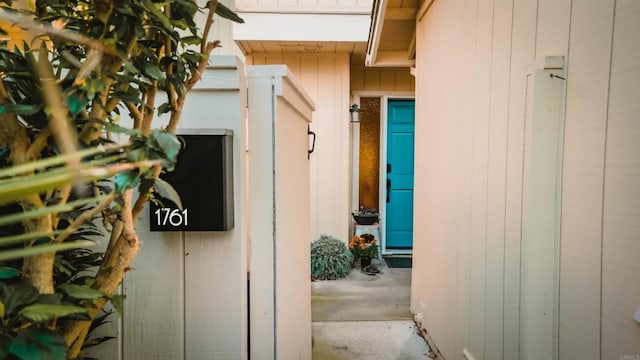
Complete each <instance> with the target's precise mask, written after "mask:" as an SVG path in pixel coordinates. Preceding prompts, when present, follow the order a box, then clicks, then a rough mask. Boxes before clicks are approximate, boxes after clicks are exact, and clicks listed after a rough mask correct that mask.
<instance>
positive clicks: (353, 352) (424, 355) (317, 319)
mask: <svg viewBox="0 0 640 360" xmlns="http://www.w3.org/2000/svg"><path fill="white" fill-rule="evenodd" d="M378 268H379V269H380V271H381V273H380V274H377V275H373V276H372V275H367V274H364V273H362V272H360V270H359V269H355V268H354V269H352V270H351V273H350V274H349V276H347V277H346V278H344V279H339V280H325V281H314V282H312V285H311V287H312V320H313V359H314V360H343V359H344V360H360V359H362V360H364V359H368V360H413V359H429V354H430V351H429V347H428V346H427V343H426V342H425V340H424V339H423V338H422V336H421V335H420V332H419V331H418V329H417V327H416V325H415V323H414V322H413V315H412V314H411V312H410V311H409V297H410V291H411V269H397V268H387V267H384V266H378Z"/></svg>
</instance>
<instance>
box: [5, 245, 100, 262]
mask: <svg viewBox="0 0 640 360" xmlns="http://www.w3.org/2000/svg"><path fill="white" fill-rule="evenodd" d="M95 245H96V243H95V242H93V241H74V242H65V243H62V244H47V245H38V246H32V247H28V248H24V249H14V250H6V251H0V261H5V260H13V259H20V258H24V257H29V256H34V255H38V254H45V253H48V252H58V251H66V250H71V249H77V248H83V247H90V246H95Z"/></svg>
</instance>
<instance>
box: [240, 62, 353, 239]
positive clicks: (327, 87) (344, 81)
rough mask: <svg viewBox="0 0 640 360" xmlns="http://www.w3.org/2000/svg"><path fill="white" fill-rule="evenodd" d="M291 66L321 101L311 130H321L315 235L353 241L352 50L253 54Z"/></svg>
mask: <svg viewBox="0 0 640 360" xmlns="http://www.w3.org/2000/svg"><path fill="white" fill-rule="evenodd" d="M265 64H285V65H287V67H288V68H289V69H290V70H291V72H292V73H293V74H295V77H296V78H297V79H299V81H300V83H301V84H302V86H303V87H304V89H305V90H306V92H307V93H308V94H309V96H310V98H311V99H312V100H313V102H314V103H315V105H316V111H315V113H314V115H313V116H314V118H313V119H314V120H313V123H312V124H311V130H312V131H314V132H315V133H316V134H317V140H316V149H315V152H314V153H313V154H311V163H310V167H311V174H310V182H311V235H310V236H311V239H310V240H312V241H313V240H316V239H318V238H319V237H320V235H321V234H327V235H333V236H335V237H337V238H339V239H342V240H344V241H345V242H346V241H348V239H349V238H350V236H349V234H350V233H349V224H350V223H351V215H350V214H351V210H352V209H350V207H351V197H350V193H349V189H350V186H351V179H350V176H349V174H350V154H351V149H350V146H349V144H350V143H349V141H350V138H349V136H350V129H349V54H348V53H338V54H331V53H326V54H325V53H317V54H314V53H309V54H304V53H286V54H271V53H270V54H251V55H249V56H248V57H247V65H265Z"/></svg>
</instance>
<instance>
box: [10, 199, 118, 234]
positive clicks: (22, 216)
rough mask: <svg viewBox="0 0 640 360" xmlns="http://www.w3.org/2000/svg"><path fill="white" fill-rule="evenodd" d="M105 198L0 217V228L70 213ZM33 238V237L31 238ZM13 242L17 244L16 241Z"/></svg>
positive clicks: (81, 200) (82, 200)
mask: <svg viewBox="0 0 640 360" xmlns="http://www.w3.org/2000/svg"><path fill="white" fill-rule="evenodd" d="M105 198H106V196H98V197H90V198H85V199H80V200H76V201H72V202H68V203H64V204H59V205H51V206H46V207H43V208H40V209H36V210H30V211H27V212H21V213H17V214H11V215H7V216H2V217H0V226H4V225H7V224H14V223H17V222H21V221H24V220H28V219H33V218H38V217H42V216H45V215H48V214H52V213H62V212H67V211H72V210H73V209H75V208H78V207H80V206H84V205H87V204H91V203H97V202H100V201H102V200H104V199H105ZM40 234H42V236H51V235H52V234H49V233H46V232H43V233H40ZM17 237H18V238H20V237H25V238H28V237H29V236H28V234H24V236H23V235H19V236H17ZM32 238H33V237H32ZM15 242H18V241H17V240H16V241H15Z"/></svg>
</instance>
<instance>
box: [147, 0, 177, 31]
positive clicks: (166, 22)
mask: <svg viewBox="0 0 640 360" xmlns="http://www.w3.org/2000/svg"><path fill="white" fill-rule="evenodd" d="M142 5H143V6H144V7H145V8H146V9H147V10H149V12H150V13H151V14H153V15H154V16H155V17H156V19H158V21H160V23H162V26H164V27H165V28H167V29H170V28H171V27H172V26H171V22H170V21H169V19H168V18H167V17H166V16H165V15H164V13H163V12H162V11H160V9H159V8H158V7H157V6H156V4H154V3H153V2H151V0H142Z"/></svg>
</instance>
